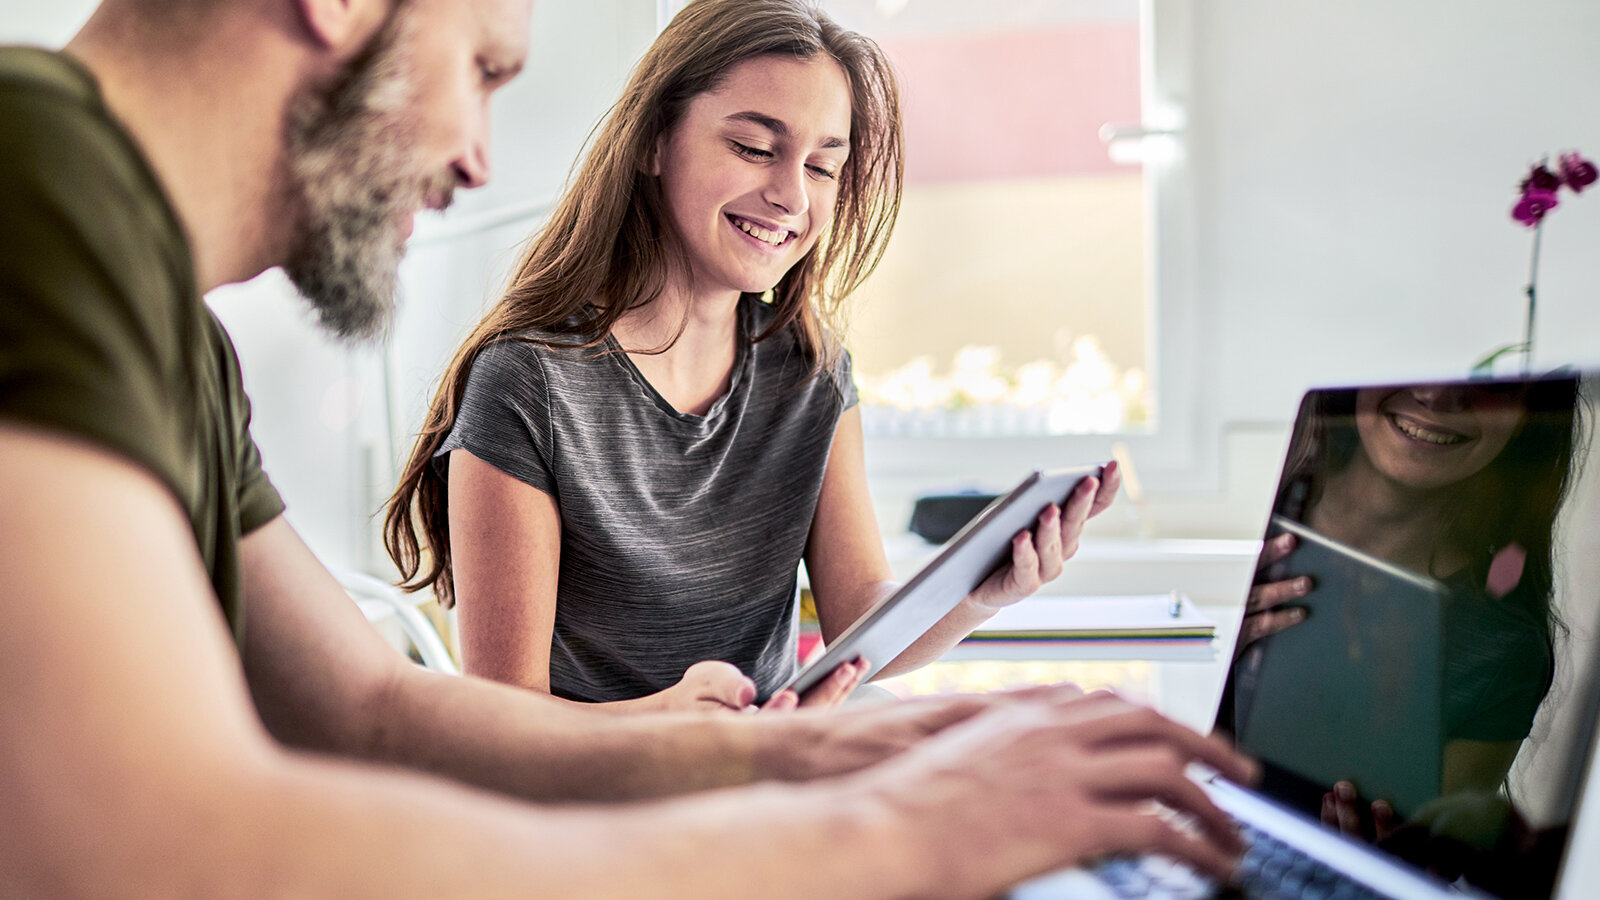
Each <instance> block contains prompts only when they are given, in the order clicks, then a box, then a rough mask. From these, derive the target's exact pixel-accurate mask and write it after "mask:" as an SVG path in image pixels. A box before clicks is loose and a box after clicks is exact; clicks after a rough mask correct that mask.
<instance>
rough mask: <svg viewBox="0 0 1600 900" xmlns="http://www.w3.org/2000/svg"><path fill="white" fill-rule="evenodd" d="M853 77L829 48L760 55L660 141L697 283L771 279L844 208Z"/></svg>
mask: <svg viewBox="0 0 1600 900" xmlns="http://www.w3.org/2000/svg"><path fill="white" fill-rule="evenodd" d="M849 154H850V86H849V82H848V81H847V80H846V77H845V73H844V70H843V69H841V68H840V67H839V65H838V63H836V62H834V61H833V60H831V59H828V58H827V57H823V56H818V57H814V58H812V59H809V60H799V59H793V58H788V57H773V56H768V57H757V58H755V59H749V60H745V61H744V62H742V63H739V64H738V65H735V66H733V67H732V68H730V69H729V70H728V72H727V74H726V77H725V78H724V80H723V82H722V85H721V86H720V87H719V88H717V89H716V90H714V91H707V92H706V93H703V94H700V95H699V96H697V97H695V98H694V99H693V100H691V101H690V102H689V106H688V109H687V110H686V111H685V113H684V116H683V119H682V121H680V122H679V123H678V124H677V126H676V127H675V128H674V129H673V130H672V131H671V132H670V133H668V134H667V135H666V136H665V137H664V138H663V139H662V141H661V143H660V145H659V146H658V147H657V149H656V154H655V158H654V161H653V165H652V167H651V173H652V174H654V175H657V176H659V177H660V179H661V188H662V194H663V196H664V197H665V199H666V206H667V215H668V216H669V217H670V218H671V220H672V224H673V226H674V227H675V228H676V229H677V231H678V234H679V235H681V236H682V238H683V241H684V244H685V247H686V248H687V250H688V253H689V260H690V263H691V265H692V267H693V276H694V285H695V290H696V293H697V294H700V295H701V296H705V295H708V294H714V293H715V294H720V293H723V292H733V293H740V292H751V293H761V292H764V291H767V290H769V289H771V288H772V287H773V286H774V285H776V284H777V283H778V281H779V279H781V278H782V277H783V275H784V273H785V272H787V271H789V269H790V268H792V267H793V266H794V264H795V263H796V262H798V261H799V260H800V258H801V257H803V256H805V255H806V253H807V252H809V251H810V250H811V248H812V247H813V246H815V245H816V242H817V238H818V236H820V235H821V234H822V232H823V231H824V230H825V229H826V228H827V227H828V223H829V222H830V221H832V218H833V207H834V200H835V198H837V197H838V194H839V174H840V172H841V170H842V169H843V168H844V164H845V160H846V158H847V157H848V156H849Z"/></svg>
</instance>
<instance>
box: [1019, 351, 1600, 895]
mask: <svg viewBox="0 0 1600 900" xmlns="http://www.w3.org/2000/svg"><path fill="white" fill-rule="evenodd" d="M1597 396H1600V375H1596V374H1594V373H1588V374H1584V373H1573V372H1567V373H1562V372H1558V373H1554V374H1551V375H1547V376H1539V377H1527V378H1511V379H1498V380H1464V381H1451V382H1437V383H1430V384H1401V385H1363V386H1356V387H1344V388H1323V389H1316V390H1313V391H1310V392H1308V393H1307V394H1306V396H1305V397H1304V399H1303V402H1302V403H1301V406H1300V410H1299V414H1298V416H1297V417H1296V421H1295V425H1294V429H1293V432H1292V435H1291V439H1290V446H1289V452H1288V456H1287V460H1286V461H1285V464H1284V467H1283V470H1282V474H1281V477H1280V481H1279V486H1278V491H1277V495H1276V499H1275V501H1274V508H1273V510H1272V520H1271V524H1269V526H1268V535H1269V536H1271V535H1274V534H1278V533H1282V532H1285V531H1287V532H1291V533H1293V534H1294V535H1295V541H1296V547H1295V549H1294V550H1293V551H1291V552H1290V553H1289V554H1288V555H1287V556H1286V557H1285V558H1283V559H1282V560H1279V561H1276V562H1273V563H1272V564H1271V565H1265V566H1263V567H1262V569H1261V571H1259V572H1258V573H1257V576H1256V581H1255V583H1254V584H1252V585H1251V588H1252V589H1254V588H1256V587H1258V586H1263V585H1267V584H1271V583H1274V582H1275V581H1279V580H1282V579H1284V578H1287V577H1293V576H1294V575H1297V574H1305V573H1309V577H1311V578H1312V579H1313V588H1312V591H1311V593H1310V594H1308V595H1306V597H1304V598H1303V599H1302V600H1301V601H1297V604H1298V605H1300V606H1302V607H1303V608H1305V609H1307V610H1308V613H1309V614H1308V615H1307V616H1306V618H1305V619H1304V621H1302V622H1301V623H1299V624H1297V625H1293V626H1290V627H1288V628H1285V629H1284V630H1282V631H1279V632H1277V633H1275V634H1272V635H1270V636H1267V637H1263V638H1261V639H1259V640H1255V641H1249V642H1247V643H1246V644H1245V645H1244V646H1242V647H1239V648H1236V650H1235V652H1234V654H1233V655H1232V659H1231V661H1230V663H1229V672H1228V677H1227V681H1226V684H1225V686H1224V688H1223V692H1222V697H1221V698H1220V702H1219V704H1218V709H1217V716H1216V720H1215V721H1216V730H1217V731H1218V732H1219V733H1221V734H1224V735H1226V736H1229V737H1232V738H1233V739H1234V740H1235V741H1236V742H1237V743H1238V744H1239V745H1240V746H1241V747H1242V748H1244V749H1245V750H1247V751H1249V752H1252V753H1253V754H1254V755H1255V756H1256V757H1257V758H1258V759H1260V760H1261V761H1262V763H1263V766H1264V769H1265V771H1266V775H1265V776H1264V778H1263V782H1262V784H1261V785H1260V786H1259V787H1257V788H1254V789H1251V788H1245V787H1242V786H1240V785H1236V784H1232V783H1230V782H1228V781H1226V780H1225V779H1222V778H1220V777H1218V776H1216V775H1214V774H1209V775H1208V774H1204V773H1197V774H1196V778H1197V780H1199V781H1200V783H1201V785H1202V786H1203V787H1204V788H1205V790H1206V791H1207V793H1208V794H1209V795H1210V796H1211V797H1212V798H1213V799H1214V800H1215V802H1216V803H1217V804H1218V805H1219V806H1221V807H1222V808H1223V809H1224V810H1226V811H1227V812H1229V813H1230V814H1231V815H1232V816H1234V818H1235V819H1236V820H1237V821H1238V822H1239V823H1240V827H1241V830H1242V831H1243V833H1244V835H1245V837H1246V841H1247V844H1248V846H1249V850H1248V851H1247V853H1246V855H1245V857H1244V860H1243V862H1242V863H1241V866H1240V872H1239V876H1238V877H1239V884H1237V885H1231V886H1228V887H1227V888H1226V889H1225V890H1224V889H1219V888H1218V886H1215V885H1211V884H1208V883H1207V882H1205V881H1204V880H1203V879H1200V878H1198V877H1196V876H1195V875H1194V874H1193V873H1191V872H1189V871H1188V870H1187V869H1186V868H1184V867H1182V866H1180V865H1176V864H1173V863H1171V862H1169V861H1165V860H1161V859H1159V858H1155V857H1150V858H1144V859H1114V860H1109V861H1106V862H1104V863H1102V864H1100V865H1098V866H1095V867H1090V868H1084V869H1076V870H1071V871H1064V872H1058V873H1055V874H1052V875H1049V876H1046V877H1043V878H1039V879H1035V880H1033V881H1030V882H1028V883H1026V884H1023V885H1020V886H1018V887H1017V888H1016V889H1015V890H1014V891H1013V892H1012V894H1011V895H1010V896H1011V897H1012V898H1013V900H1058V898H1108V897H1131V896H1137V897H1208V896H1218V895H1223V896H1244V897H1250V898H1258V897H1310V896H1321V897H1379V898H1385V897H1392V898H1413V897H1416V898H1435V897H1436V898H1447V897H1451V898H1459V897H1463V896H1466V897H1483V898H1504V900H1512V898H1517V900H1521V898H1533V900H1572V898H1578V897H1593V896H1595V895H1596V891H1597V888H1596V885H1597V884H1600V788H1594V789H1592V790H1590V789H1589V786H1588V784H1587V775H1588V773H1589V770H1590V768H1591V766H1592V764H1593V758H1594V745H1595V738H1596V727H1597V721H1600V459H1597V458H1596V456H1597V455H1600V454H1597V452H1596V451H1597V448H1596V441H1595V440H1594V439H1593V437H1592V433H1593V431H1594V428H1595V424H1596V413H1597V410H1596V408H1595V406H1596V398H1597ZM1296 556H1299V557H1300V559H1299V560H1298V561H1296ZM1290 605H1295V604H1290ZM1374 624H1380V625H1381V627H1376V628H1374V627H1371V626H1373V625H1374ZM1352 699H1354V701H1355V702H1351V701H1352ZM1263 715H1265V716H1267V720H1263V719H1262V718H1261V717H1262V716H1263ZM1397 751H1398V752H1397ZM1340 783H1348V784H1349V785H1350V786H1351V787H1353V788H1354V791H1355V793H1356V796H1355V798H1354V799H1351V800H1349V801H1346V802H1343V803H1339V802H1337V801H1336V800H1335V799H1334V794H1333V792H1334V789H1335V785H1336V784H1340ZM1586 793H1588V794H1591V795H1592V796H1585V795H1586ZM1379 801H1381V802H1379ZM1375 804H1376V808H1375ZM1385 804H1387V807H1385ZM1341 812H1342V813H1343V814H1344V815H1342V816H1341V815H1340V813H1341ZM1341 819H1342V820H1343V822H1344V824H1343V825H1342V826H1341V825H1339V824H1336V823H1338V822H1339V821H1340V820H1341ZM1591 858H1593V859H1594V860H1595V861H1593V862H1591V861H1590V860H1591Z"/></svg>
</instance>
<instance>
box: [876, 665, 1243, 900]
mask: <svg viewBox="0 0 1600 900" xmlns="http://www.w3.org/2000/svg"><path fill="white" fill-rule="evenodd" d="M1193 763H1199V764H1201V765H1204V766H1208V767H1210V768H1212V769H1215V770H1216V771H1218V772H1220V773H1221V774H1222V775H1223V776H1224V777H1227V778H1229V779H1232V780H1234V781H1237V782H1241V783H1245V784H1250V783H1253V782H1254V781H1255V780H1256V778H1257V777H1258V775H1259V769H1258V767H1257V766H1256V764H1255V763H1254V762H1252V761H1250V760H1249V759H1246V758H1245V757H1243V756H1241V755H1240V754H1238V753H1237V752H1236V751H1234V750H1233V749H1232V748H1230V747H1229V746H1228V745H1227V744H1225V743H1224V742H1222V741H1219V740H1216V739H1213V738H1207V737H1202V736H1201V735H1199V734H1196V733H1195V732H1194V731H1192V730H1190V729H1188V728H1185V727H1184V726H1182V725H1179V724H1177V723H1175V722H1173V721H1171V720H1169V719H1166V718H1164V717H1162V716H1161V715H1159V714H1157V713H1156V712H1154V711H1152V710H1150V709H1148V708H1145V707H1141V706H1136V705H1134V704H1131V703H1128V702H1126V701H1124V700H1122V699H1121V698H1119V697H1116V696H1114V695H1111V694H1108V693H1095V694H1090V695H1087V696H1078V695H1076V692H1075V691H1073V690H1071V689H1066V688H1063V689H1061V690H1058V691H1055V692H1043V693H1040V692H1035V693H1033V694H1031V695H1030V696H1028V697H1027V698H1026V699H1019V700H1017V701H1015V702H1008V703H1002V704H999V705H998V706H997V707H996V708H994V709H991V710H989V711H987V712H984V713H983V714H980V715H978V716H974V717H973V718H972V719H970V720H968V721H966V722H963V723H961V724H959V725H956V726H954V727H952V728H950V729H948V730H947V731H945V732H942V733H941V734H939V735H938V736H936V737H934V738H932V739H930V740H929V741H927V742H925V743H924V744H922V745H920V746H918V747H917V748H915V749H914V750H913V751H911V752H909V753H907V754H905V755H903V756H902V757H899V758H897V759H896V760H894V761H892V762H890V763H888V764H886V765H885V766H884V767H882V768H880V769H879V770H877V771H876V772H875V773H874V777H871V778H863V779H862V781H863V786H864V787H865V789H866V790H869V791H871V792H873V793H875V794H876V795H877V796H878V797H879V798H881V799H882V800H883V801H884V805H885V809H886V811H887V812H888V813H889V814H890V815H891V816H893V817H895V818H900V819H901V822H902V824H905V825H907V826H908V827H912V828H914V829H916V830H915V832H914V833H916V834H918V835H920V838H919V839H918V840H917V841H915V842H913V844H912V845H910V846H908V847H907V852H908V854H909V855H910V857H909V858H908V859H907V860H906V862H907V863H909V864H911V865H916V866H920V867H923V868H924V870H925V871H926V872H927V873H928V876H929V883H928V889H927V896H962V897H965V896H984V895H987V894H992V893H993V892H994V891H995V890H996V889H999V888H1003V887H1005V886H1007V885H1009V884H1012V883H1015V882H1016V881H1019V880H1021V879H1024V878H1027V877H1030V876H1032V875H1036V874H1039V873H1042V872H1047V871H1050V870H1053V869H1057V868H1061V867H1064V866H1070V865H1077V864H1082V863H1085V862H1089V861H1093V860H1097V859H1100V858H1102V857H1107V856H1112V855H1117V854H1133V853H1146V852H1154V853H1159V854H1162V855H1164V856H1167V857H1170V858H1172V859H1175V860H1179V861H1181V862H1184V863H1187V864H1189V865H1191V866H1193V867H1194V868H1195V869H1196V870H1197V871H1199V872H1201V873H1204V874H1207V875H1210V876H1212V877H1214V878H1217V879H1218V880H1222V881H1226V880H1227V879H1228V877H1229V876H1230V874H1231V873H1232V870H1233V868H1234V865H1235V863H1236V862H1237V860H1238V858H1239V854H1240V853H1241V852H1242V850H1243V844H1242V843H1241V841H1240V839H1239V836H1238V833H1237V831H1236V829H1235V826H1234V825H1233V823H1232V821H1231V820H1230V819H1229V817H1228V816H1227V815H1226V814H1225V813H1223V812H1222V811H1221V810H1219V809H1218V808H1217V807H1216V806H1215V805H1214V804H1213V803H1212V802H1211V800H1210V799H1209V798H1208V797H1207V796H1206V794H1205V792H1204V791H1203V790H1201V789H1200V787H1199V786H1198V785H1197V784H1195V782H1194V781H1192V780H1190V778H1189V777H1187V775H1186V774H1185V770H1186V769H1187V768H1188V766H1189V765H1190V764H1193ZM952 811H958V812H955V813H952Z"/></svg>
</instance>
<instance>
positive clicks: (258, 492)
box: [209, 316, 284, 535]
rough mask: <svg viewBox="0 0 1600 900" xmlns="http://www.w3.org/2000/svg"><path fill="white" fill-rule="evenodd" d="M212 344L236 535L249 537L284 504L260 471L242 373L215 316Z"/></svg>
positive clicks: (259, 454)
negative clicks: (224, 409)
mask: <svg viewBox="0 0 1600 900" xmlns="http://www.w3.org/2000/svg"><path fill="white" fill-rule="evenodd" d="M209 318H210V325H211V328H212V329H213V330H214V332H215V341H216V343H217V346H219V347H220V348H221V352H222V359H221V361H220V362H221V366H222V377H223V378H224V379H225V381H226V384H227V395H228V421H229V422H230V423H232V426H233V429H234V434H233V442H232V445H233V448H234V449H233V453H234V461H233V463H234V469H233V470H234V473H235V476H236V478H235V485H236V488H235V489H236V491H237V496H236V501H237V503H238V507H239V533H240V534H241V535H244V534H249V533H250V532H252V531H255V530H256V529H257V528H260V527H261V526H263V525H265V524H267V523H268V522H270V521H272V520H273V519H276V518H277V517H278V516H280V515H282V514H283V510H284V502H283V498H282V496H280V495H279V494H278V489H277V488H276V487H274V486H273V484H272V480H271V479H270V478H268V477H267V473H266V471H265V470H264V469H262V468H261V451H260V450H259V449H257V447H256V441H255V438H254V437H252V436H251V434H250V396H249V395H248V394H246V393H245V391H244V374H243V372H241V371H240V368H239V357H238V355H237V353H236V352H235V351H234V348H233V341H232V340H231V339H230V338H229V337H228V332H227V331H226V329H224V328H223V327H222V324H221V323H220V322H218V321H217V320H216V317H215V316H210V317H209Z"/></svg>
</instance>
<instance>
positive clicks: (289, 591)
mask: <svg viewBox="0 0 1600 900" xmlns="http://www.w3.org/2000/svg"><path fill="white" fill-rule="evenodd" d="M241 558H242V565H243V573H244V580H245V586H246V594H245V608H246V609H247V610H248V616H247V622H248V627H247V629H246V637H245V662H246V671H247V673H248V674H249V680H250V684H251V689H252V690H253V691H254V693H255V697H256V702H257V704H258V705H259V707H260V708H261V710H262V714H263V716H264V718H265V719H266V722H267V724H268V726H269V727H270V728H271V729H272V731H273V732H274V733H275V734H276V735H278V736H279V737H280V738H281V739H283V740H285V741H287V742H289V743H292V744H296V745H299V746H304V747H310V748H314V749H320V750H329V751H333V752H337V753H341V754H345V755H352V756H359V757H366V758H372V759H378V760H383V761H387V762H397V763H400V764H403V765H407V766H411V767H414V768H420V769H424V770H428V771H432V772H437V773H440V774H445V775H449V776H451V777H454V778H457V779H460V780H463V781H467V782H470V783H472V784H476V785H479V786H482V787H487V788H491V789H494V790H497V791H502V792H507V793H513V794H517V795H520V796H523V797H528V798H532V799H541V800H617V799H641V798H649V797H658V796H662V795H666V794H676V793H683V792H687V791H694V790H701V789H705V788H711V787H722V786H727V785H734V784H744V783H747V782H750V781H754V780H759V779H784V780H797V779H804V778H812V777H816V776H819V775H826V774H834V773H839V772H848V771H853V770H855V769H857V768H860V767H861V766H864V765H869V764H871V763H874V762H877V761H879V760H881V759H883V758H884V757H886V756H889V755H892V754H894V753H897V752H899V751H901V750H903V749H904V748H905V747H907V746H909V745H910V744H912V743H914V742H916V741H918V740H920V739H922V738H923V737H925V736H927V735H928V734H930V733H932V732H934V731H936V730H938V729H940V728H943V727H945V726H947V725H949V724H951V723H953V722H955V721H958V720H960V719H963V718H965V717H967V716H969V715H971V714H972V713H974V712H976V711H977V710H978V709H980V708H981V707H982V706H983V705H985V701H983V700H980V699H978V698H948V699H942V700H934V701H926V702H921V703H914V704H910V705H908V706H905V707H903V708H897V709H863V710H857V711H845V712H841V713H838V714H833V715H825V714H813V713H807V712H804V711H802V712H796V713H791V714H786V715H782V716H710V715H690V714H680V715H668V714H664V713H662V714H652V715H648V716H645V717H643V718H637V719H636V718H634V717H618V716H609V715H605V714H603V713H600V712H597V711H594V710H589V709H585V708H581V707H574V706H572V705H570V704H566V703H562V702H560V701H556V700H553V699H551V698H550V697H549V696H548V695H544V694H541V693H539V692H535V691H527V690H522V689H518V688H513V687H508V686H506V685H501V684H497V683H495V682H491V681H488V680H485V679H477V678H456V677H451V676H446V675H440V674H438V673H435V672H430V671H428V670H425V669H422V668H419V667H417V666H414V665H412V664H411V663H410V662H409V661H408V660H406V659H405V658H404V657H403V656H401V655H400V654H398V653H396V652H395V651H394V649H393V648H391V647H390V646H388V645H387V644H386V643H384V641H383V640H382V639H381V638H380V637H379V636H378V635H377V633H376V631H374V630H373V628H372V627H371V626H370V625H369V624H367V622H366V621H365V619H364V618H363V617H362V615H361V613H360V612H359V610H358V609H357V608H356V606H355V605H354V604H353V603H351V602H350V600H349V599H348V598H347V597H346V596H345V595H344V592H343V590H342V589H341V588H340V587H339V585H338V583H337V582H336V581H335V580H334V579H333V577H332V576H331V575H330V574H329V573H328V572H327V570H326V569H324V568H323V566H322V565H321V563H320V562H318V561H317V559H316V557H315V556H314V555H313V554H312V553H311V551H310V550H309V549H308V548H307V547H306V545H305V544H304V543H303V542H302V541H301V540H300V538H299V536H298V535H297V534H295V532H294V530H293V529H292V528H291V527H290V526H289V525H288V523H287V522H285V521H284V520H283V519H282V518H281V517H280V518H278V519H276V520H274V521H273V522H271V523H269V524H267V525H266V526H264V527H262V528H260V529H258V530H257V531H255V532H253V533H252V534H250V535H248V536H247V537H246V538H245V539H244V541H243V542H242V544H241Z"/></svg>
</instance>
